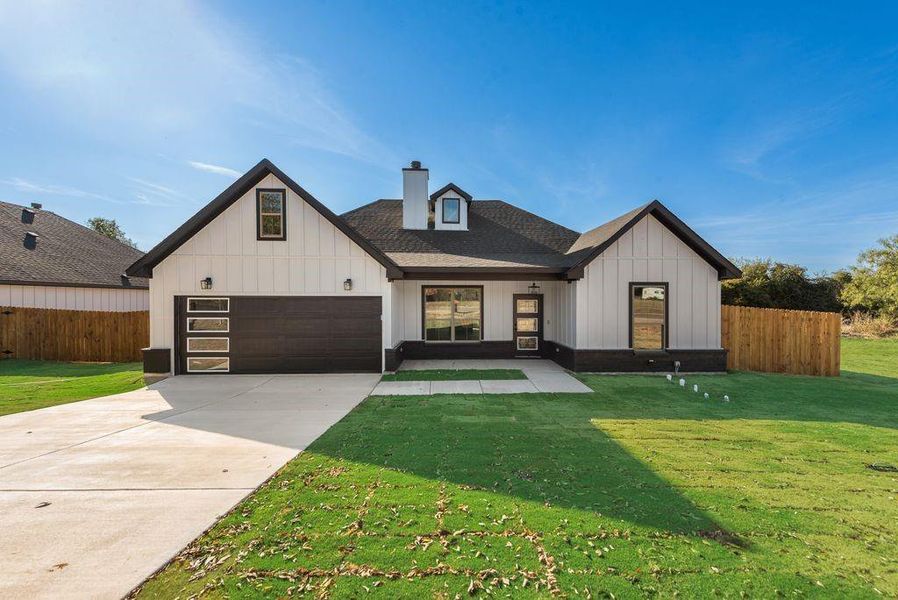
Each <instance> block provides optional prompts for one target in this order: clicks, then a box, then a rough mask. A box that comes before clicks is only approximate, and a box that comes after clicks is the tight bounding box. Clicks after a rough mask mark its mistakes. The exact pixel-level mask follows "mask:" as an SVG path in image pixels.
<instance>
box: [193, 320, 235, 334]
mask: <svg viewBox="0 0 898 600" xmlns="http://www.w3.org/2000/svg"><path fill="white" fill-rule="evenodd" d="M230 324H231V323H230V319H229V318H228V317H188V318H187V331H188V332H190V333H196V332H216V333H219V332H221V333H227V332H228V331H229V330H230Z"/></svg>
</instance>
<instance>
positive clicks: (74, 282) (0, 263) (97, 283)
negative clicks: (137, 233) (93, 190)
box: [0, 202, 148, 289]
mask: <svg viewBox="0 0 898 600" xmlns="http://www.w3.org/2000/svg"><path fill="white" fill-rule="evenodd" d="M31 234H36V237H35V236H33V235H31ZM142 255H143V253H142V252H141V251H140V250H137V249H135V248H131V247H130V246H128V245H126V244H123V243H121V242H118V241H116V240H113V239H110V238H108V237H106V236H104V235H101V234H99V233H97V232H96V231H94V230H92V229H89V228H87V227H85V226H83V225H79V224H78V223H75V222H74V221H69V220H68V219H66V218H63V217H60V216H59V215H57V214H55V213H53V212H50V211H48V210H43V209H32V208H29V207H25V206H19V205H18V204H10V203H8V202H0V257H2V259H0V283H2V284H18V285H51V286H68V287H104V288H143V289H146V288H147V287H148V283H147V280H146V279H144V278H141V277H130V278H127V277H122V275H123V274H124V273H125V269H126V268H127V267H128V265H130V264H131V263H133V262H134V261H135V260H137V259H139V258H140V257H141V256H142Z"/></svg>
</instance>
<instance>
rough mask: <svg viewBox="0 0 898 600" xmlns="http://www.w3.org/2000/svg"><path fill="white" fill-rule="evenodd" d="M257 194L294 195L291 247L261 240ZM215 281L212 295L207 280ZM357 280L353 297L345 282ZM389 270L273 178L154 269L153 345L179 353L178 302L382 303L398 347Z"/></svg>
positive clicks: (289, 199)
mask: <svg viewBox="0 0 898 600" xmlns="http://www.w3.org/2000/svg"><path fill="white" fill-rule="evenodd" d="M256 188H283V189H286V192H287V205H286V207H287V209H286V220H287V239H286V240H285V241H272V240H257V239H256V237H257V236H256ZM206 277H211V278H212V289H211V290H202V289H200V280H201V279H204V278H206ZM346 279H352V290H350V291H345V290H344V289H343V282H344V280H346ZM390 291H391V288H390V285H389V283H388V282H387V278H386V270H385V269H384V267H383V266H382V265H381V264H380V263H378V262H377V261H376V260H375V259H373V258H372V257H371V256H370V255H369V254H368V253H366V252H365V251H364V250H363V249H362V248H361V247H360V246H359V245H358V244H356V243H355V242H353V241H352V240H350V239H349V238H348V237H347V236H346V235H345V234H344V233H343V232H341V231H340V230H339V229H337V228H336V227H334V225H333V224H332V223H331V222H330V221H328V220H327V219H326V218H325V217H324V216H323V215H322V214H321V213H319V212H318V211H317V210H315V209H314V208H313V207H312V206H310V205H309V204H307V203H306V202H305V201H304V200H303V199H302V198H300V197H299V196H297V195H296V194H295V193H293V191H292V190H290V188H288V187H287V186H285V185H284V184H283V183H281V181H280V180H279V179H277V178H276V177H275V176H274V175H268V176H267V177H265V178H264V179H263V180H262V181H260V182H259V183H258V184H257V186H256V187H255V188H253V189H251V190H249V191H248V192H247V193H246V194H244V195H243V196H242V197H241V198H240V199H239V200H237V201H236V202H234V203H233V204H232V205H231V206H229V207H228V208H227V209H225V210H224V212H222V213H221V214H220V215H218V216H217V217H216V218H215V219H213V220H212V222H210V223H209V224H208V225H206V226H205V227H203V228H202V229H201V230H200V231H198V232H197V233H196V234H195V235H194V236H193V237H192V238H190V239H189V240H187V241H186V242H185V243H184V244H182V245H181V246H180V247H179V248H178V249H176V250H175V251H174V252H173V253H172V254H170V255H169V256H167V257H166V258H165V259H164V260H163V261H162V262H161V263H159V264H158V265H156V267H155V268H154V269H153V277H152V279H150V306H151V310H150V315H151V316H150V344H151V346H153V347H154V348H174V339H173V337H174V321H173V319H174V297H175V296H186V295H196V296H200V295H203V296H240V295H247V296H264V295H269V296H344V295H345V296H380V297H381V298H382V303H383V310H384V313H383V319H384V321H385V326H384V328H383V330H384V347H385V348H389V347H391V345H390V344H391V340H390V331H391V327H390V324H389V320H390V317H391V311H390V310H389V307H390V299H389V296H390Z"/></svg>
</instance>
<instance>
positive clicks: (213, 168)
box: [187, 160, 242, 179]
mask: <svg viewBox="0 0 898 600" xmlns="http://www.w3.org/2000/svg"><path fill="white" fill-rule="evenodd" d="M187 164H188V165H190V166H191V167H193V168H194V169H197V170H198V171H206V172H207V173H215V174H216V175H224V176H225V177H233V178H235V179H236V178H237V177H240V175H241V174H242V173H240V171H235V170H234V169H229V168H228V167H222V166H219V165H210V164H209V163H204V162H197V161H195V160H188V161H187Z"/></svg>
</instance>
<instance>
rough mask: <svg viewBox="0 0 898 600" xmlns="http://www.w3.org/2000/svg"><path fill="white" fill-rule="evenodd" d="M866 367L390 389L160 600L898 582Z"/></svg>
mask: <svg viewBox="0 0 898 600" xmlns="http://www.w3.org/2000/svg"><path fill="white" fill-rule="evenodd" d="M888 348H892V347H891V346H888V347H886V350H885V351H886V352H890V351H891V350H889V349H888ZM856 349H857V347H855V346H853V345H847V346H846V348H845V350H846V353H847V354H848V356H847V357H846V360H847V361H848V363H849V364H851V361H856V362H855V367H854V368H855V369H860V368H862V367H864V366H865V364H866V363H865V361H864V360H863V358H861V357H858V356H854V353H855V350H856ZM874 354H876V353H875V352H874ZM891 360H893V361H896V360H898V351H896V352H895V353H894V354H892V356H891ZM865 368H867V370H868V371H870V373H867V374H856V373H847V374H846V375H844V376H843V377H840V378H813V377H801V376H788V375H772V374H770V375H762V374H751V373H737V374H732V375H729V376H726V377H720V376H717V377H715V376H704V377H702V376H695V377H692V376H687V380H688V382H689V387H688V388H687V389H685V390H684V389H682V388H680V387H679V386H677V385H672V384H669V383H667V382H666V380H665V379H664V378H663V377H661V376H593V375H590V376H583V377H581V379H582V380H583V381H584V382H585V383H586V384H587V385H589V386H590V387H592V388H593V390H595V391H594V393H592V394H568V395H565V394H558V395H552V394H527V395H507V396H502V395H496V396H489V397H487V396H479V395H477V396H473V395H472V396H461V395H456V396H441V397H438V398H437V397H372V398H369V399H368V400H366V401H365V402H364V403H363V404H361V405H360V406H359V407H357V408H356V409H355V410H354V411H352V412H351V413H350V414H349V415H347V416H346V417H345V418H344V419H343V420H342V421H340V422H339V423H338V424H337V425H335V426H334V427H332V428H331V429H330V430H329V431H327V432H326V433H325V434H324V435H323V436H322V437H320V438H319V439H318V440H316V441H315V442H314V443H313V444H312V445H311V446H310V447H309V448H308V450H307V451H305V452H304V453H302V454H301V455H300V456H299V457H297V458H296V459H295V460H293V461H292V462H290V463H289V464H288V465H286V466H285V467H284V468H283V469H282V470H281V471H280V472H279V473H278V474H277V476H276V477H274V478H273V479H272V480H271V481H269V482H268V483H267V484H265V485H264V486H262V487H261V488H260V489H259V490H258V491H257V492H255V493H254V494H253V495H251V496H250V497H249V498H247V499H246V500H245V501H244V502H242V503H241V504H240V505H239V506H238V507H237V508H236V509H235V510H234V511H232V512H231V513H229V514H228V515H227V516H226V517H225V518H224V519H223V520H222V521H221V522H219V523H218V524H217V525H216V526H214V527H213V528H212V529H211V530H210V531H209V532H208V533H207V534H205V535H203V536H202V537H201V538H199V539H198V540H197V541H196V542H195V543H193V544H191V546H189V547H188V548H187V549H186V550H185V551H184V552H183V553H182V554H181V555H180V556H179V557H177V558H176V559H175V560H174V561H173V562H172V563H171V564H169V565H168V566H167V567H166V568H165V569H164V570H163V571H162V572H161V573H160V574H159V575H157V576H156V577H155V578H153V579H152V580H151V581H150V582H148V583H147V584H146V586H145V587H144V588H143V590H142V591H141V593H140V597H141V598H172V597H176V596H179V597H182V598H186V597H190V596H191V595H193V594H200V593H202V594H204V595H208V596H209V597H241V598H253V597H260V598H261V597H280V596H284V595H288V594H296V595H300V596H302V595H306V596H309V597H315V596H326V597H331V598H356V597H369V596H370V597H375V598H378V597H382V598H396V597H422V598H424V597H428V598H429V597H446V598H453V597H456V595H458V596H459V597H469V594H473V595H475V596H484V597H486V596H487V594H486V592H487V591H489V592H490V593H491V595H492V596H495V597H515V598H518V597H523V598H527V597H549V596H551V595H553V594H554V595H565V596H569V597H593V598H600V597H610V595H611V594H613V596H614V597H617V598H629V597H645V596H649V595H654V596H660V597H672V596H675V595H679V596H681V597H714V596H717V597H740V595H743V594H744V595H747V596H749V597H762V598H767V597H795V596H810V597H840V598H841V597H844V598H867V597H870V598H875V597H881V596H880V594H881V595H882V596H886V597H888V596H894V595H896V594H898V555H896V553H895V545H896V541H898V504H896V501H895V497H896V490H898V476H896V474H895V473H882V472H876V471H873V470H870V469H868V468H866V465H867V464H869V463H871V462H876V461H884V462H895V456H896V449H898V410H896V408H898V379H896V378H894V377H889V376H885V375H883V374H881V373H878V372H877V367H876V366H868V367H865ZM693 383H698V384H699V386H700V389H701V391H708V392H709V393H710V394H711V397H712V398H715V399H719V398H721V397H722V396H723V394H728V395H729V396H730V397H731V398H732V401H731V402H729V403H724V402H721V401H720V400H707V401H706V400H704V399H703V398H702V395H701V394H695V393H693V392H692V391H691V389H690V388H691V385H692V384H693ZM462 417H464V418H465V420H464V422H461V420H460V418H462ZM500 417H501V418H500ZM447 420H450V421H452V420H454V422H447ZM586 590H588V593H587V591H586Z"/></svg>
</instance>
